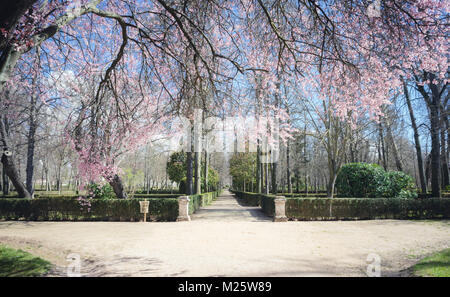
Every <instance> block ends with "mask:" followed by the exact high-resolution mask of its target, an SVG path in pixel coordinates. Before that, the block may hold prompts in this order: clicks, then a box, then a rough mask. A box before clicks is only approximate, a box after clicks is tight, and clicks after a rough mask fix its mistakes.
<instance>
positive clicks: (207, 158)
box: [203, 148, 209, 193]
mask: <svg viewBox="0 0 450 297" xmlns="http://www.w3.org/2000/svg"><path fill="white" fill-rule="evenodd" d="M208 169H209V157H208V152H207V149H206V148H205V165H204V166H203V175H204V177H205V178H204V180H203V188H204V191H205V193H207V192H209V189H208Z"/></svg>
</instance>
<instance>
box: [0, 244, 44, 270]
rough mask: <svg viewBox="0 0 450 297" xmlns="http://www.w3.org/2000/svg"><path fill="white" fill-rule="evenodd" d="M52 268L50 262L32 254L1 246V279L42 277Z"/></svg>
mask: <svg viewBox="0 0 450 297" xmlns="http://www.w3.org/2000/svg"><path fill="white" fill-rule="evenodd" d="M50 266H51V264H50V262H48V261H45V260H43V259H41V258H38V257H35V256H33V255H32V254H30V253H27V252H24V251H22V250H16V249H12V248H9V247H6V246H4V245H0V277H6V276H41V275H43V274H44V273H46V272H47V271H48V270H49V269H50Z"/></svg>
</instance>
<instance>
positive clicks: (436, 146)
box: [416, 73, 441, 197]
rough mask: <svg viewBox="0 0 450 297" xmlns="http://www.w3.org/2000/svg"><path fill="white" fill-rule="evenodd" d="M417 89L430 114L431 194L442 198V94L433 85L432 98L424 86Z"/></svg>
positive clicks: (426, 76) (431, 84)
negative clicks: (440, 114)
mask: <svg viewBox="0 0 450 297" xmlns="http://www.w3.org/2000/svg"><path fill="white" fill-rule="evenodd" d="M425 78H428V79H429V80H430V81H433V80H434V75H431V74H430V75H427V73H425ZM416 86H417V89H418V90H419V92H420V94H421V95H422V97H423V99H424V100H425V102H426V103H427V106H428V110H429V112H430V126H431V127H430V130H431V192H432V193H431V194H432V196H433V197H441V185H440V176H441V156H440V144H441V142H440V134H441V118H440V116H439V109H440V92H439V90H438V88H437V86H436V85H435V84H433V83H430V84H429V87H430V90H431V98H430V96H429V95H428V93H427V92H426V91H425V88H424V86H423V85H422V86H421V85H418V84H416Z"/></svg>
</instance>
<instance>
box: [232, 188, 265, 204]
mask: <svg viewBox="0 0 450 297" xmlns="http://www.w3.org/2000/svg"><path fill="white" fill-rule="evenodd" d="M233 193H234V194H235V195H236V196H237V197H238V199H239V202H240V203H241V204H242V205H245V206H260V205H261V199H260V195H259V194H257V193H250V192H235V191H233Z"/></svg>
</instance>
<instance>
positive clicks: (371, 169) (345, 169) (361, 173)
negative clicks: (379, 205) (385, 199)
mask: <svg viewBox="0 0 450 297" xmlns="http://www.w3.org/2000/svg"><path fill="white" fill-rule="evenodd" d="M384 173H385V171H384V170H383V168H382V167H380V166H379V165H377V164H367V163H349V164H346V165H344V166H342V168H341V170H340V171H339V174H338V176H337V179H336V189H337V193H338V196H340V197H381V196H382V193H383V192H384V188H383V185H384V184H385V181H384V179H385V175H384Z"/></svg>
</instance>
